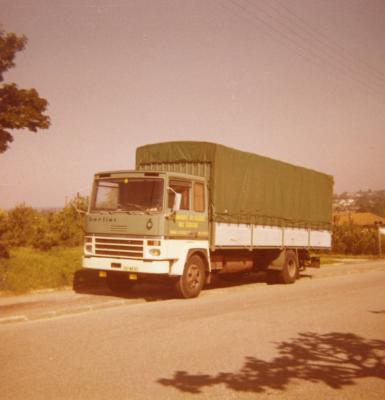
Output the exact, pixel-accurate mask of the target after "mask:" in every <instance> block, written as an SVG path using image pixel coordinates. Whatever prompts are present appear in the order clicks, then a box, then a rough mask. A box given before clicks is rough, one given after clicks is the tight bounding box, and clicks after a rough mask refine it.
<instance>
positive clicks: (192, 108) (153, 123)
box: [0, 0, 385, 208]
mask: <svg viewBox="0 0 385 400" xmlns="http://www.w3.org/2000/svg"><path fill="white" fill-rule="evenodd" d="M0 10H1V13H0V23H1V24H2V26H3V29H4V30H6V31H12V32H16V33H18V34H25V35H27V37H28V40H29V42H28V45H27V48H26V50H24V51H23V52H22V53H19V54H18V56H17V58H16V68H14V69H12V70H10V71H9V72H8V73H6V75H5V82H12V81H15V82H16V83H18V84H19V86H20V87H23V88H29V87H35V88H37V90H38V92H39V94H40V95H41V96H42V97H45V98H46V99H47V100H48V101H49V109H48V114H49V115H50V117H51V119H52V126H51V128H50V129H49V130H46V131H40V132H39V133H36V134H34V133H29V132H27V131H26V132H16V131H15V134H14V137H15V141H14V142H13V143H12V144H11V149H10V150H9V151H7V152H6V153H3V154H0V171H1V175H0V208H8V207H13V206H14V205H16V204H18V203H21V202H25V203H26V204H28V205H32V206H37V207H43V206H62V205H64V202H65V198H66V196H67V197H68V198H72V197H73V196H75V194H76V193H77V192H80V193H81V194H87V193H88V192H89V190H90V186H91V181H92V177H93V174H94V173H95V172H96V171H100V170H110V169H111V170H113V169H131V168H133V167H134V158H135V149H136V147H137V146H140V145H144V144H148V143H154V142H159V141H169V140H204V141H211V142H218V143H222V144H224V145H227V146H231V147H236V148H238V149H241V150H247V151H251V152H254V153H258V154H261V155H265V156H269V157H272V158H278V159H281V160H284V161H287V162H290V163H294V164H297V165H303V166H306V167H310V168H313V169H316V170H320V171H323V172H327V173H329V174H331V175H333V176H334V179H335V191H336V192H342V191H345V190H348V191H350V190H358V189H368V188H371V189H385V162H384V155H385V107H384V106H385V1H384V0H338V1H336V0H291V1H289V0H269V1H268V0H189V1H187V0H149V1H145V0H141V1H140V0H137V1H134V0H116V1H113V0H108V1H107V0H103V1H92V0H89V1H82V0H62V1H59V0H9V1H8V0H0ZM256 189H257V188H256Z"/></svg>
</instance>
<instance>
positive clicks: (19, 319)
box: [0, 299, 143, 325]
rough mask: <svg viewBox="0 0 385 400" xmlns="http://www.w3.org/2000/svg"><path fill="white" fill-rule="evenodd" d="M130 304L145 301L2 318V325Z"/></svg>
mask: <svg viewBox="0 0 385 400" xmlns="http://www.w3.org/2000/svg"><path fill="white" fill-rule="evenodd" d="M128 303H129V304H137V303H143V301H142V300H138V301H132V299H131V300H130V301H128V300H114V301H109V302H103V303H99V304H93V305H84V306H78V307H71V308H63V309H61V310H60V309H59V310H52V311H47V312H43V313H38V314H31V315H30V316H27V315H15V316H10V317H5V318H0V325H3V324H11V323H18V322H28V321H38V320H42V319H50V318H55V317H61V316H65V315H75V314H81V313H85V312H90V311H97V310H103V309H109V308H117V307H120V306H123V305H125V304H128Z"/></svg>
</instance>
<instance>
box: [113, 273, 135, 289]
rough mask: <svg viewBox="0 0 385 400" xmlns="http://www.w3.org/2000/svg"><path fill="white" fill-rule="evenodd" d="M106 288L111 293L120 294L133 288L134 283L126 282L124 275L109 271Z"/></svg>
mask: <svg viewBox="0 0 385 400" xmlns="http://www.w3.org/2000/svg"><path fill="white" fill-rule="evenodd" d="M107 286H108V288H109V289H110V290H111V292H114V293H122V292H125V291H127V290H128V289H129V288H131V287H132V286H134V283H133V282H132V281H129V280H128V275H127V274H126V273H124V272H115V271H110V272H108V273H107Z"/></svg>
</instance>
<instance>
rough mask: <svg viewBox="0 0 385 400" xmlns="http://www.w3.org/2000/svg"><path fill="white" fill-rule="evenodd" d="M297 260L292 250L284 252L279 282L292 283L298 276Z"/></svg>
mask: <svg viewBox="0 0 385 400" xmlns="http://www.w3.org/2000/svg"><path fill="white" fill-rule="evenodd" d="M298 268H299V267H298V260H297V256H296V254H295V253H294V251H292V250H289V251H287V252H286V256H285V262H284V263H283V268H282V271H280V272H279V282H280V283H284V284H290V283H294V282H295V280H296V279H297V277H298Z"/></svg>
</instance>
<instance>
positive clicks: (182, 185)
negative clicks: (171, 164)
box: [167, 179, 191, 210]
mask: <svg viewBox="0 0 385 400" xmlns="http://www.w3.org/2000/svg"><path fill="white" fill-rule="evenodd" d="M169 186H170V188H171V189H172V190H169V191H168V205H167V206H168V208H172V207H173V205H174V199H175V193H174V192H177V193H180V194H181V195H182V201H181V204H180V209H181V210H189V209H190V192H191V182H188V181H182V180H176V179H175V180H171V181H170V182H169ZM173 191H174V192H173Z"/></svg>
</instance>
